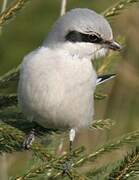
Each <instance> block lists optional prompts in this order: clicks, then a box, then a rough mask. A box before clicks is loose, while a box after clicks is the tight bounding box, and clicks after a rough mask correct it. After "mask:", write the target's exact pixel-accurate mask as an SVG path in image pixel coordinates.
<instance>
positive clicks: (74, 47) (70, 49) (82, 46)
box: [47, 42, 108, 60]
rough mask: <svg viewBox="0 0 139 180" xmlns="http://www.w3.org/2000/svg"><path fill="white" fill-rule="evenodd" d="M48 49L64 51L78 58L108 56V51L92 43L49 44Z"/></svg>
mask: <svg viewBox="0 0 139 180" xmlns="http://www.w3.org/2000/svg"><path fill="white" fill-rule="evenodd" d="M47 47H49V48H51V49H53V50H54V49H56V50H58V49H59V51H61V50H62V51H64V52H67V53H68V54H70V55H71V56H77V57H79V58H81V59H82V58H87V59H90V60H91V59H93V60H94V59H97V58H100V57H103V56H105V55H106V53H107V51H108V49H107V48H105V47H102V46H101V45H99V44H92V43H79V42H76V43H71V42H65V43H59V44H55V45H53V44H48V45H47Z"/></svg>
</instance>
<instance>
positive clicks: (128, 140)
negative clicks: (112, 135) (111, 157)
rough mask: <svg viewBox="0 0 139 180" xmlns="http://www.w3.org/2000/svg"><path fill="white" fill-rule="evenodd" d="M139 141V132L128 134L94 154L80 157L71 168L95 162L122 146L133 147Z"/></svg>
mask: <svg viewBox="0 0 139 180" xmlns="http://www.w3.org/2000/svg"><path fill="white" fill-rule="evenodd" d="M138 141H139V130H138V131H135V132H131V133H128V134H126V135H124V136H123V137H121V138H120V139H119V140H117V141H115V142H114V143H109V144H105V145H104V146H102V147H101V148H100V149H98V150H97V151H96V152H94V153H92V154H89V155H88V156H84V157H82V158H81V159H80V160H79V161H76V162H75V163H74V164H73V165H72V166H73V167H78V166H81V165H83V164H84V163H86V162H87V161H95V160H96V159H97V158H98V157H99V158H100V157H101V156H102V155H104V154H106V153H109V152H112V151H114V150H117V149H119V148H121V147H122V146H124V145H130V146H131V145H134V144H136V143H137V142H138Z"/></svg>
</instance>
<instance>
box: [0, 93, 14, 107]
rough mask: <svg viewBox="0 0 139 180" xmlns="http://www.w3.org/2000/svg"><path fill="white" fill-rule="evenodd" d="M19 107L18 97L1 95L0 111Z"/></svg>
mask: <svg viewBox="0 0 139 180" xmlns="http://www.w3.org/2000/svg"><path fill="white" fill-rule="evenodd" d="M16 105H17V95H16V94H9V95H0V109H2V108H7V107H10V106H16Z"/></svg>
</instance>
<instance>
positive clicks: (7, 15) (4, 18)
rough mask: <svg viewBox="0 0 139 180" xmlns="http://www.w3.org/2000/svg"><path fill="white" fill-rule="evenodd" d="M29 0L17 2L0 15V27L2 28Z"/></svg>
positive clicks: (18, 0)
mask: <svg viewBox="0 0 139 180" xmlns="http://www.w3.org/2000/svg"><path fill="white" fill-rule="evenodd" d="M28 1H29V0H17V1H15V2H14V3H12V5H11V6H10V7H9V8H7V10H5V11H4V12H3V13H1V14H0V26H3V25H4V24H5V23H7V22H8V21H9V20H11V19H12V18H13V17H15V15H16V14H17V12H19V11H20V10H21V9H22V8H23V7H24V5H25V4H26V3H27V2H28Z"/></svg>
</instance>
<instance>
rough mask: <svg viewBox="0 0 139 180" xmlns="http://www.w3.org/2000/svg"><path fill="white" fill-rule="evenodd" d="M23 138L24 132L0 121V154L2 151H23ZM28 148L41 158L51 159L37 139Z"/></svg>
mask: <svg viewBox="0 0 139 180" xmlns="http://www.w3.org/2000/svg"><path fill="white" fill-rule="evenodd" d="M24 138H25V133H23V131H20V130H18V129H17V128H15V127H12V126H10V125H8V124H7V123H4V122H2V121H1V122H0V154H1V153H3V152H8V153H11V152H14V151H23V147H22V144H23V141H24ZM30 150H32V151H33V152H34V154H35V155H37V156H38V157H40V158H42V159H43V158H45V159H47V160H49V159H51V154H50V153H49V152H48V151H47V149H46V148H44V147H43V146H42V145H41V144H40V142H39V140H35V142H34V143H33V145H32V147H31V149H30Z"/></svg>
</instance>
